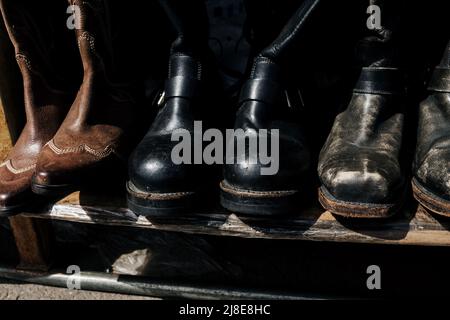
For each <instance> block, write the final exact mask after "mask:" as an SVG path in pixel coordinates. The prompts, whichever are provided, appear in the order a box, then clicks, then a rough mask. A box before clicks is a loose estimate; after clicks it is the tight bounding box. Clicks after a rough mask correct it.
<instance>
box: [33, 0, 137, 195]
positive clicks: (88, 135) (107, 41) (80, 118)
mask: <svg viewBox="0 0 450 320" xmlns="http://www.w3.org/2000/svg"><path fill="white" fill-rule="evenodd" d="M69 3H70V4H71V5H75V6H78V8H80V12H81V19H79V21H80V22H81V23H80V26H79V27H80V28H79V29H77V30H76V37H77V40H78V46H79V51H80V55H81V60H82V63H83V70H84V78H83V83H82V85H81V87H80V89H79V92H78V95H77V97H76V99H75V101H74V103H73V105H72V107H71V109H70V111H69V113H68V115H67V117H66V119H65V120H64V122H63V124H62V125H61V128H60V129H59V130H58V132H57V133H56V135H55V136H54V138H53V139H52V140H51V141H50V142H49V143H48V144H47V145H46V146H45V147H44V149H43V151H42V153H41V155H40V157H39V159H38V162H37V166H36V173H35V175H34V177H33V185H32V188H33V191H34V192H35V193H37V194H41V195H48V196H52V195H60V194H64V193H66V192H69V191H72V190H73V189H74V188H75V186H77V185H78V184H79V183H80V182H81V181H82V179H83V177H86V176H87V175H88V174H89V173H92V172H94V170H95V174H96V175H95V176H97V174H98V173H99V171H98V170H99V169H101V170H103V169H106V168H110V165H111V164H112V165H113V168H114V173H113V175H116V174H117V170H116V169H117V168H119V167H117V166H116V165H117V164H118V163H120V162H121V160H122V159H124V158H125V156H122V155H123V154H125V153H126V152H125V151H124V146H129V145H130V144H129V143H126V141H128V138H129V136H127V133H128V132H129V130H130V129H132V128H131V126H132V125H133V123H134V118H135V116H134V114H135V113H134V111H133V109H134V100H133V97H132V94H131V93H130V90H129V86H128V85H124V84H118V81H123V78H122V77H121V75H120V72H118V71H117V70H118V67H119V66H122V65H121V64H120V63H117V62H116V61H114V60H115V56H114V49H113V40H112V35H111V31H112V29H111V25H110V22H111V20H110V18H109V15H110V13H111V11H110V10H109V7H108V3H107V1H105V0H69ZM123 163H124V164H125V161H123ZM124 168H126V167H125V166H124ZM110 173H111V172H110ZM91 181H92V182H94V181H95V179H93V178H92V177H91Z"/></svg>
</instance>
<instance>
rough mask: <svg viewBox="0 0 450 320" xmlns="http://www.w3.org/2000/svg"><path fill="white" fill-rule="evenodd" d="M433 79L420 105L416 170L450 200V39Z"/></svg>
mask: <svg viewBox="0 0 450 320" xmlns="http://www.w3.org/2000/svg"><path fill="white" fill-rule="evenodd" d="M436 70H439V71H441V72H435V73H434V74H433V76H432V78H431V80H430V87H429V94H430V95H429V96H428V97H427V99H425V101H423V102H422V103H421V104H420V107H419V125H418V133H417V148H416V156H415V159H414V165H413V172H414V175H415V177H416V179H418V181H419V182H420V183H421V184H422V185H423V186H425V187H426V188H427V189H429V190H430V191H431V192H433V193H434V194H435V195H436V196H438V197H441V198H443V199H445V200H450V90H449V89H448V88H450V79H449V78H446V76H447V75H448V74H449V70H450V42H449V43H448V44H447V47H446V49H445V52H444V54H443V56H442V60H441V63H440V64H439V66H438V67H437V68H436Z"/></svg>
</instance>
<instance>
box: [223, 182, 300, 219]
mask: <svg viewBox="0 0 450 320" xmlns="http://www.w3.org/2000/svg"><path fill="white" fill-rule="evenodd" d="M220 189H221V193H220V202H221V205H222V206H223V207H224V208H225V209H227V210H229V211H231V212H234V213H239V214H244V215H249V216H280V215H288V214H292V213H295V212H298V211H299V207H300V203H301V198H300V191H299V190H285V191H251V190H241V189H238V188H235V187H232V186H230V185H229V184H227V183H226V182H225V181H222V182H221V183H220Z"/></svg>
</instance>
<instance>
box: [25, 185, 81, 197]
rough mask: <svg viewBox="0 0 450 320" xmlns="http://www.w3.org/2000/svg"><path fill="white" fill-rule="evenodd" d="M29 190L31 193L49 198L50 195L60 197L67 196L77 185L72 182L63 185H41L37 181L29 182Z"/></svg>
mask: <svg viewBox="0 0 450 320" xmlns="http://www.w3.org/2000/svg"><path fill="white" fill-rule="evenodd" d="M31 190H32V191H33V193H35V194H37V195H39V196H43V197H47V198H51V197H61V196H67V195H69V194H71V193H72V192H75V191H76V190H77V186H76V185H73V184H65V185H42V184H37V183H34V182H33V183H32V184H31Z"/></svg>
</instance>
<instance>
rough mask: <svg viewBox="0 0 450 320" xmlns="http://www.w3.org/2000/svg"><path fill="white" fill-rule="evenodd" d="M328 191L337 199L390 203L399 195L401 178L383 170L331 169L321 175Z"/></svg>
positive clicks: (355, 201)
mask: <svg viewBox="0 0 450 320" xmlns="http://www.w3.org/2000/svg"><path fill="white" fill-rule="evenodd" d="M321 180H322V183H323V185H324V187H325V188H326V189H327V191H328V192H329V193H330V194H331V195H332V196H333V197H335V198H336V199H338V200H341V201H345V202H352V203H363V204H390V203H393V202H394V201H395V200H396V198H397V197H398V192H399V186H400V185H401V182H400V181H401V180H402V179H401V178H400V177H396V176H395V175H388V174H387V173H382V172H381V171H364V170H354V169H353V170H352V169H351V168H340V169H335V168H332V169H329V170H327V171H325V173H324V174H322V176H321Z"/></svg>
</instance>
